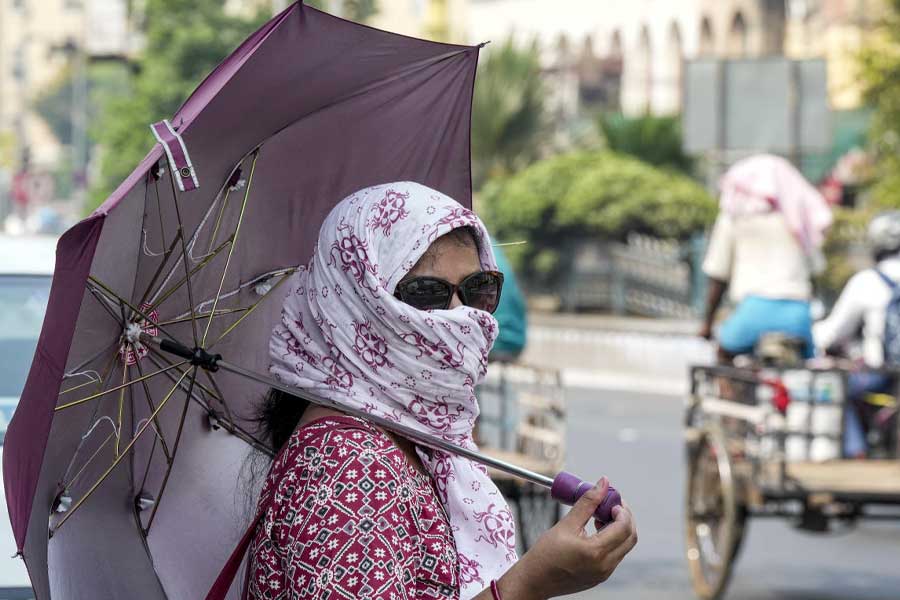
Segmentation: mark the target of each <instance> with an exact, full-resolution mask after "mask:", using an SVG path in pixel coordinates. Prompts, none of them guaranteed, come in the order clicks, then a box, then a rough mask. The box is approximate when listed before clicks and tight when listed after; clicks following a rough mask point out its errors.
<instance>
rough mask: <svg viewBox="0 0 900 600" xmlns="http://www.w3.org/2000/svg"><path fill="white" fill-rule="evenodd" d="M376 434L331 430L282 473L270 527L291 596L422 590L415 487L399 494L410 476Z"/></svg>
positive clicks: (391, 596)
mask: <svg viewBox="0 0 900 600" xmlns="http://www.w3.org/2000/svg"><path fill="white" fill-rule="evenodd" d="M352 437H355V438H358V439H353V440H352V441H350V442H348V440H350V439H351V438H352ZM372 439H373V434H371V433H369V432H363V431H358V430H354V431H352V432H350V433H342V434H335V435H331V436H324V437H323V438H321V439H320V440H317V441H316V442H315V443H307V444H305V446H304V448H303V452H302V454H303V459H302V460H298V461H295V462H294V466H293V467H292V468H290V469H288V470H287V471H286V472H285V473H284V475H283V476H282V479H281V482H280V484H279V486H278V488H277V490H276V494H277V496H276V503H275V507H274V509H273V511H272V515H271V517H270V516H267V517H266V527H267V530H266V534H267V535H268V537H269V538H270V540H271V544H272V546H273V549H274V554H275V555H276V556H275V557H274V558H273V560H275V561H277V562H278V563H280V565H279V568H277V569H276V570H277V571H279V572H280V573H282V574H283V579H282V581H281V582H276V586H278V585H283V586H286V587H287V588H288V590H287V594H286V597H290V598H294V597H298V598H316V599H317V600H330V599H334V600H337V599H342V600H343V599H349V598H371V599H372V600H406V599H412V598H414V597H415V585H416V577H415V576H416V570H417V566H418V563H417V558H418V547H417V545H416V544H414V543H411V540H412V539H414V537H415V534H416V529H417V528H416V524H415V522H414V518H413V516H412V510H411V506H410V503H409V500H408V499H409V498H410V494H402V493H398V490H400V489H401V488H403V487H404V486H407V487H408V485H409V483H408V481H406V479H408V477H405V476H404V475H403V474H402V473H401V472H400V471H399V470H398V468H397V467H396V466H395V465H394V464H393V462H392V461H391V460H390V453H389V452H387V451H384V450H376V449H374V448H376V447H377V442H375V441H372ZM395 451H396V450H395ZM269 528H270V529H269ZM260 575H261V573H260V572H258V570H257V571H256V572H254V573H253V576H257V577H258V576H260ZM263 575H264V574H263ZM272 591H273V592H278V593H283V592H282V591H280V590H272ZM255 597H258V598H268V597H270V596H265V595H261V594H258V595H257V596H255ZM271 597H280V596H278V595H277V593H275V594H272V596H271Z"/></svg>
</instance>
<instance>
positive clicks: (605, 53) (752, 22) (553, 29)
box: [467, 0, 786, 114]
mask: <svg viewBox="0 0 900 600" xmlns="http://www.w3.org/2000/svg"><path fill="white" fill-rule="evenodd" d="M467 12H468V18H467V31H468V34H469V38H468V39H469V41H470V42H473V43H474V42H478V41H483V40H495V41H499V40H503V39H505V38H506V37H507V36H508V35H514V36H516V38H518V39H520V40H522V42H530V41H531V40H537V42H538V44H539V46H540V48H541V50H542V56H543V60H544V63H545V66H546V68H547V70H548V74H549V75H550V77H551V80H552V81H553V87H554V88H555V91H556V94H555V97H556V102H557V105H558V109H559V110H561V111H563V112H568V113H573V114H574V113H575V112H577V111H578V110H579V108H580V107H583V106H587V107H590V108H594V107H597V108H605V109H621V110H622V111H624V112H625V113H627V114H642V113H645V112H649V113H653V114H673V113H677V112H679V110H680V107H681V71H682V61H683V60H684V59H685V58H692V57H696V56H703V55H708V56H729V57H742V56H762V55H771V54H781V53H782V52H783V48H784V39H785V21H786V12H785V4H784V2H783V1H773V0H632V1H631V2H619V1H616V0H556V1H555V2H552V3H551V2H546V1H545V0H469V2H468V7H467Z"/></svg>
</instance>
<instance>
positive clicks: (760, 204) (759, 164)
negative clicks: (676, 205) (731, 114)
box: [720, 154, 832, 271]
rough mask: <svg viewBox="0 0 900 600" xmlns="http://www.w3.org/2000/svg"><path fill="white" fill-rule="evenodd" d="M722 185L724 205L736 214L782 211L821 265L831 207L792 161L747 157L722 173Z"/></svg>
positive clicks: (806, 249) (803, 244)
mask: <svg viewBox="0 0 900 600" xmlns="http://www.w3.org/2000/svg"><path fill="white" fill-rule="evenodd" d="M720 188H721V192H722V194H721V198H720V204H721V208H722V210H723V211H724V212H725V213H727V214H729V215H731V216H733V217H740V216H741V215H747V214H760V213H766V212H771V211H773V210H777V211H779V212H780V213H781V214H782V216H784V219H785V221H786V222H787V226H788V229H790V230H791V233H792V234H793V235H794V237H795V238H796V239H797V242H798V243H799V244H800V246H801V248H803V252H804V254H806V256H807V257H808V258H809V259H811V261H812V262H813V264H814V266H815V267H818V266H820V265H819V262H820V260H821V256H820V255H821V248H822V244H823V242H824V241H825V233H826V231H827V230H828V227H830V226H831V222H832V215H831V208H830V207H829V206H828V202H827V201H826V200H825V197H824V196H822V194H820V193H819V191H818V190H817V189H816V188H814V187H813V186H812V185H811V184H810V183H809V182H808V181H806V179H805V178H804V177H803V175H802V174H800V172H799V171H797V169H795V168H794V166H793V165H791V163H789V162H788V161H787V160H785V159H783V158H781V157H779V156H774V155H771V154H760V155H756V156H751V157H749V158H745V159H743V160H741V161H738V162H737V163H735V164H734V166H732V167H731V168H730V169H728V171H727V172H726V173H725V175H723V176H722V180H721V182H720ZM815 270H816V269H814V271H815Z"/></svg>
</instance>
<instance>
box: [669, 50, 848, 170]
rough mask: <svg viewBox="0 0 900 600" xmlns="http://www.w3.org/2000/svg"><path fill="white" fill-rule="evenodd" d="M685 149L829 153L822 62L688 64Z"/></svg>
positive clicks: (779, 59) (775, 59)
mask: <svg viewBox="0 0 900 600" xmlns="http://www.w3.org/2000/svg"><path fill="white" fill-rule="evenodd" d="M683 85H684V89H683V93H684V104H683V106H684V111H683V116H682V119H683V128H684V148H685V150H686V151H687V152H689V153H700V152H707V151H711V150H714V151H724V150H747V151H760V152H762V151H765V152H774V153H779V154H786V155H792V154H799V153H800V152H809V151H821V150H826V149H828V148H830V147H831V126H830V111H829V107H828V85H827V77H826V64H825V61H824V60H820V59H816V60H801V61H795V60H790V59H786V58H783V57H771V58H758V59H739V60H719V59H697V60H692V61H687V62H686V63H685V71H684V84H683Z"/></svg>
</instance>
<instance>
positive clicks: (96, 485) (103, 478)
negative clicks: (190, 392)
mask: <svg viewBox="0 0 900 600" xmlns="http://www.w3.org/2000/svg"><path fill="white" fill-rule="evenodd" d="M186 377H187V373H184V374H183V375H182V376H181V378H180V379H179V380H178V382H177V383H176V384H175V386H173V387H172V389H171V390H169V393H168V394H166V396H165V397H164V398H163V399H162V402H160V403H159V406H157V407H156V410H155V411H154V412H153V414H152V415H150V418H149V419H147V422H146V423H144V424H143V425H141V428H140V429H138V431H137V432H136V433H135V434H134V437H132V438H131V440H130V441H129V442H128V445H126V446H125V448H124V449H123V450H122V452H121V454H118V455H117V456H116V458H115V460H113V462H112V464H111V465H110V466H109V467H107V469H106V471H104V472H103V475H101V476H100V478H99V479H98V480H97V481H96V482H94V485H92V486H91V487H90V489H88V491H87V492H86V493H85V494H84V496H82V497H81V498H79V500H78V502H76V503H75V505H74V506H73V507H72V508H71V509H70V510H69V511H67V512H66V514H65V515H64V516H63V518H62V519H60V521H59V523H57V524H56V527H55V528H53V529H52V530H51V531H50V535H51V536H52V535H53V534H54V533H56V532H57V531H59V528H60V527H62V526H63V524H64V523H65V522H66V521H68V520H69V519H70V518H71V517H72V515H74V514H75V512H76V511H77V510H78V509H79V508H80V507H81V506H82V505H83V504H84V502H85V500H87V499H88V498H90V497H91V494H93V493H94V492H95V491H96V490H97V488H99V487H100V484H102V483H103V482H104V481H106V479H107V478H108V477H109V474H110V473H112V471H113V469H115V468H116V467H117V466H118V464H119V463H120V462H122V459H123V458H125V457H126V456H127V455H128V451H129V450H131V448H132V447H133V446H134V445H135V443H137V441H138V440H139V439H140V438H141V436H142V435H143V434H144V432H145V431H146V430H147V427H149V426H150V425H151V423H152V422H153V419H155V418H156V415H158V414H159V411H161V410H162V409H163V407H164V406H165V405H166V403H167V402H168V401H169V398H171V397H172V394H174V393H175V390H177V389H178V387H179V384H180V383H181V382H182V381H184V379H185V378H186Z"/></svg>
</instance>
